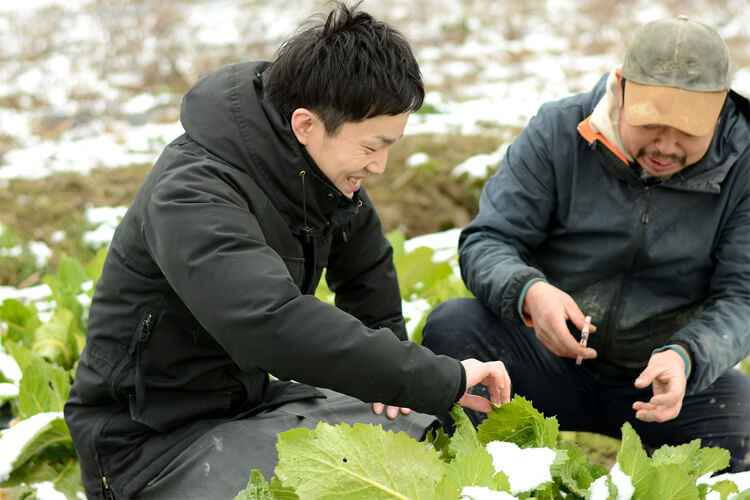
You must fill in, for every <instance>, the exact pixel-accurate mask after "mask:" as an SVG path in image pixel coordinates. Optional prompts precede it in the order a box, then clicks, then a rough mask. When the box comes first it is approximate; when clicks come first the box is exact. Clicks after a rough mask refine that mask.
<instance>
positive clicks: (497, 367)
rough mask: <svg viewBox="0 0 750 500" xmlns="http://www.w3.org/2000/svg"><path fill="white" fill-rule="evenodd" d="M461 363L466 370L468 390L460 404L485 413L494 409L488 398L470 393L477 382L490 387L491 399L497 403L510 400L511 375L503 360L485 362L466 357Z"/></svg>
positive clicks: (459, 401)
mask: <svg viewBox="0 0 750 500" xmlns="http://www.w3.org/2000/svg"><path fill="white" fill-rule="evenodd" d="M461 364H462V365H463V366H464V370H465V371H466V392H465V393H464V395H463V396H462V397H461V399H459V400H458V404H460V405H461V406H464V407H466V408H469V409H471V410H476V411H481V412H484V413H490V412H491V411H492V405H491V404H490V402H489V401H487V399H486V398H483V397H482V396H477V395H474V394H469V389H471V388H472V387H474V386H475V385H477V384H482V385H484V386H486V387H487V389H489V392H490V400H491V401H492V402H493V403H495V404H496V405H501V404H505V403H507V402H509V401H510V375H508V371H507V370H506V369H505V365H504V364H503V362H502V361H489V362H486V363H483V362H481V361H477V360H476V359H465V360H463V361H461Z"/></svg>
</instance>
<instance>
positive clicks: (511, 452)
mask: <svg viewBox="0 0 750 500" xmlns="http://www.w3.org/2000/svg"><path fill="white" fill-rule="evenodd" d="M485 448H486V449H487V451H488V452H490V454H491V455H492V464H493V465H494V466H495V470H497V471H503V472H505V474H506V475H507V476H508V479H509V480H510V492H511V493H513V494H514V495H518V494H519V493H523V492H525V491H530V490H534V489H536V488H538V487H539V486H541V485H542V484H544V483H547V482H549V481H552V473H551V472H550V469H549V468H550V466H551V465H552V463H553V462H554V461H555V457H556V456H557V453H556V452H555V450H552V449H550V448H523V449H522V448H519V447H518V445H517V444H515V443H510V442H506V441H491V442H489V443H487V445H486V446H485Z"/></svg>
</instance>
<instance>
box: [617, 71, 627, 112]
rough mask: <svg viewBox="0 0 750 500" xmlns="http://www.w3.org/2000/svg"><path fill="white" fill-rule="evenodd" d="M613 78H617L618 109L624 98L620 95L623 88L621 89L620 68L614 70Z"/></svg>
mask: <svg viewBox="0 0 750 500" xmlns="http://www.w3.org/2000/svg"><path fill="white" fill-rule="evenodd" d="M615 76H616V77H617V95H618V96H620V107H622V102H623V100H624V98H625V96H623V95H622V94H623V88H622V69H621V68H617V69H616V70H615Z"/></svg>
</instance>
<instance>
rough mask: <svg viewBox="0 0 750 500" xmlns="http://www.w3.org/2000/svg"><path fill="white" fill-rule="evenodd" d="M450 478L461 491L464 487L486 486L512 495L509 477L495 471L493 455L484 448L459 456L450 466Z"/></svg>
mask: <svg viewBox="0 0 750 500" xmlns="http://www.w3.org/2000/svg"><path fill="white" fill-rule="evenodd" d="M448 477H449V478H450V480H451V481H452V482H453V484H454V485H455V486H457V487H458V489H459V491H460V490H461V489H462V488H463V487H464V486H486V487H487V488H490V489H492V490H494V491H506V492H509V493H510V481H509V479H508V476H507V475H506V474H505V473H504V472H503V471H496V470H495V466H494V465H493V464H492V455H490V454H489V452H488V451H487V450H486V449H485V448H484V447H480V448H477V449H475V450H474V451H472V452H467V453H461V454H460V455H458V456H457V457H456V459H455V460H454V461H453V462H452V463H451V464H450V468H449V469H448Z"/></svg>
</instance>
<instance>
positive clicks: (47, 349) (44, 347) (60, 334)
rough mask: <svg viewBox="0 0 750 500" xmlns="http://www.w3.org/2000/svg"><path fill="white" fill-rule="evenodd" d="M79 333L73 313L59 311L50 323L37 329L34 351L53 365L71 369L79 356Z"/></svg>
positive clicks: (66, 310) (63, 310) (65, 310)
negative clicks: (77, 337) (77, 335)
mask: <svg viewBox="0 0 750 500" xmlns="http://www.w3.org/2000/svg"><path fill="white" fill-rule="evenodd" d="M77 331H78V328H77V324H76V320H75V317H74V316H73V313H72V312H71V311H70V310H68V309H58V310H57V311H55V314H54V315H53V316H52V318H51V319H50V320H49V321H47V322H46V323H44V324H43V325H41V326H40V327H39V328H37V330H36V334H35V335H34V343H33V345H32V351H33V352H34V353H35V354H37V355H39V356H41V357H42V358H45V359H47V360H49V361H50V362H52V363H53V364H56V365H58V366H61V367H64V368H66V369H70V368H71V367H72V366H73V363H74V362H75V361H76V360H77V359H78V356H79V352H78V342H77V341H76V333H77Z"/></svg>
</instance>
